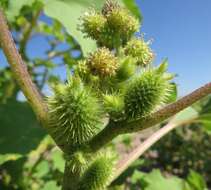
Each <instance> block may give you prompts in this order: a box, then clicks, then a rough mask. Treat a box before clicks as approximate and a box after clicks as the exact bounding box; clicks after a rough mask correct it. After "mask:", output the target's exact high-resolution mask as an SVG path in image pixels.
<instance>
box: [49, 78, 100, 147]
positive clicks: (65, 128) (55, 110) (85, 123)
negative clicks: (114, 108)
mask: <svg viewBox="0 0 211 190" xmlns="http://www.w3.org/2000/svg"><path fill="white" fill-rule="evenodd" d="M48 105H49V113H50V115H49V118H50V122H49V127H48V128H49V132H50V134H51V135H52V136H53V137H54V139H55V141H56V142H57V143H58V144H59V145H63V146H67V147H71V146H79V145H81V144H84V143H85V142H87V141H88V140H89V139H90V138H91V137H93V135H94V134H96V132H97V128H98V126H99V125H100V123H101V109H100V105H99V103H98V99H97V98H96V97H95V95H94V94H93V93H92V91H91V89H89V88H88V87H86V86H84V85H83V83H82V82H81V81H80V80H78V79H72V80H69V81H68V83H67V84H65V85H64V84H60V85H57V86H56V87H55V88H54V95H53V96H51V97H49V98H48Z"/></svg>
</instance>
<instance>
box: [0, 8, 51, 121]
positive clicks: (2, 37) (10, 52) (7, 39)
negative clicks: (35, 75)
mask: <svg viewBox="0 0 211 190" xmlns="http://www.w3.org/2000/svg"><path fill="white" fill-rule="evenodd" d="M0 43H1V47H2V49H3V51H4V54H5V56H6V58H7V61H8V63H9V64H10V66H11V69H12V71H13V74H14V78H15V79H16V80H17V83H18V84H19V86H20V88H21V90H22V91H23V93H24V95H25V97H26V98H27V100H28V102H29V104H30V105H31V107H32V109H33V111H34V112H35V114H36V116H37V118H38V120H40V121H41V122H42V123H43V124H44V125H45V124H46V122H47V105H46V104H45V103H44V101H43V98H42V96H41V95H40V93H39V92H38V90H37V88H36V86H35V84H34V83H33V82H32V79H31V76H30V75H29V73H28V70H27V67H26V65H25V64H24V62H23V60H22V58H21V56H20V54H19V53H18V50H17V49H16V47H15V43H14V40H13V38H12V35H11V33H10V32H9V28H8V26H7V23H6V19H5V16H4V14H3V11H2V10H1V9H0Z"/></svg>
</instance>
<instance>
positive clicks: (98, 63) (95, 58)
mask: <svg viewBox="0 0 211 190" xmlns="http://www.w3.org/2000/svg"><path fill="white" fill-rule="evenodd" d="M88 66H89V68H90V70H91V72H92V73H93V74H94V75H99V76H101V77H105V76H112V75H114V74H115V73H116V69H117V67H118V62H117V58H116V57H115V56H114V55H113V54H112V52H110V51H109V50H108V49H107V48H100V49H98V50H97V51H95V52H94V53H92V54H90V56H89V58H88Z"/></svg>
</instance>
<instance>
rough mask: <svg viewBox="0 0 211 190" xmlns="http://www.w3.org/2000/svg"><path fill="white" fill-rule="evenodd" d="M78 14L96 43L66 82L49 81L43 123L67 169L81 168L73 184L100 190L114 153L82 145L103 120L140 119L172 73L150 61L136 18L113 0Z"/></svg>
mask: <svg viewBox="0 0 211 190" xmlns="http://www.w3.org/2000/svg"><path fill="white" fill-rule="evenodd" d="M80 20H81V25H80V30H81V31H82V32H83V33H84V34H85V35H86V37H88V38H92V39H93V40H95V41H96V43H97V45H98V49H97V50H96V51H94V52H92V53H90V54H89V55H88V57H86V58H84V60H81V61H79V62H78V63H77V65H75V68H74V73H73V74H72V75H71V77H69V79H68V82H67V83H66V84H58V85H55V86H54V87H53V90H54V95H53V96H51V97H49V98H48V105H49V112H50V116H49V117H50V123H49V127H48V128H49V133H50V134H51V136H52V137H53V138H54V140H55V142H56V143H57V144H58V145H59V146H60V147H63V150H64V152H66V154H68V156H67V157H68V165H69V167H70V169H71V170H72V172H76V173H80V180H79V185H78V187H79V188H78V189H81V190H86V189H87V190H100V189H105V188H106V186H107V185H108V183H109V182H110V180H111V178H112V173H113V172H114V167H113V166H114V163H115V162H114V160H115V159H114V157H113V156H111V155H112V154H111V153H108V152H105V151H100V153H92V151H91V150H90V151H87V150H89V148H85V149H86V151H83V150H84V147H86V146H87V145H88V144H89V141H90V140H91V139H92V138H93V137H94V136H95V135H96V134H97V133H98V132H99V131H100V130H102V128H103V127H104V126H105V125H106V121H113V122H114V123H115V122H117V123H118V122H122V121H125V122H130V121H134V120H136V119H141V118H144V117H146V116H147V115H149V114H150V113H152V112H153V111H155V110H156V109H157V108H158V107H159V106H161V105H162V104H163V103H165V101H166V100H167V99H168V95H169V92H170V91H171V83H170V82H169V81H170V80H171V79H172V75H171V74H168V73H166V69H167V64H166V63H162V64H161V65H159V66H158V67H153V65H152V61H153V57H154V53H153V52H152V50H151V49H150V47H149V44H150V43H149V42H146V41H144V39H143V36H141V35H139V36H141V37H136V36H137V35H136V33H137V32H138V31H139V28H140V24H139V20H138V19H137V18H135V17H133V16H132V15H131V14H130V12H129V11H128V10H127V9H125V8H123V7H120V6H119V5H118V4H117V3H115V2H113V1H109V0H108V1H106V3H105V4H104V6H103V8H102V11H101V12H97V11H95V10H93V9H90V10H89V11H88V12H86V13H85V14H84V15H83V16H82V17H81V19H80ZM93 154H94V155H93Z"/></svg>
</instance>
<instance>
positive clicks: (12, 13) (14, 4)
mask: <svg viewBox="0 0 211 190" xmlns="http://www.w3.org/2000/svg"><path fill="white" fill-rule="evenodd" d="M35 1H38V0H9V6H8V10H7V12H6V15H7V19H8V20H9V21H13V20H14V19H15V17H16V16H18V15H19V13H20V10H21V9H22V7H24V6H26V5H27V6H31V5H32V4H33V3H34V2H35Z"/></svg>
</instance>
